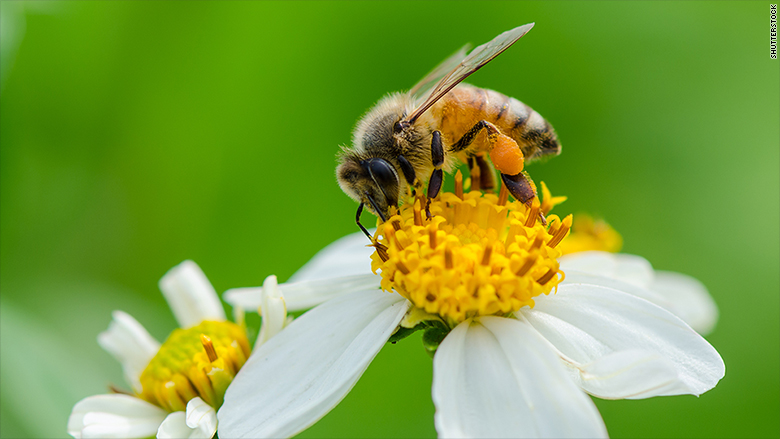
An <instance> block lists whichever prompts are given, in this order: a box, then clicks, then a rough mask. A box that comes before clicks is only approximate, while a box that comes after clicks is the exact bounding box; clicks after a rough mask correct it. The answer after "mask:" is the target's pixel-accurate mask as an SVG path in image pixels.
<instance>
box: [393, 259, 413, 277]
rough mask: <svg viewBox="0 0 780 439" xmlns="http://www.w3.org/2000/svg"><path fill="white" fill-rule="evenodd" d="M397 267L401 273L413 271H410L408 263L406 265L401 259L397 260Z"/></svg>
mask: <svg viewBox="0 0 780 439" xmlns="http://www.w3.org/2000/svg"><path fill="white" fill-rule="evenodd" d="M395 267H396V268H397V269H398V271H400V272H401V273H403V274H409V273H411V271H409V269H408V268H406V265H404V263H403V262H401V261H397V262H396V263H395Z"/></svg>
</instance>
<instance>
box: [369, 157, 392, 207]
mask: <svg viewBox="0 0 780 439" xmlns="http://www.w3.org/2000/svg"><path fill="white" fill-rule="evenodd" d="M367 165H368V166H367V167H368V172H369V173H370V174H371V178H373V179H374V182H375V183H376V185H377V186H379V189H381V190H382V193H383V194H384V195H385V198H386V199H387V204H388V205H397V204H398V191H399V190H400V188H399V186H398V183H399V182H398V174H397V173H396V172H395V169H393V165H391V164H390V163H388V162H387V160H385V159H380V158H376V157H375V158H372V159H371V160H369V161H368V163H367Z"/></svg>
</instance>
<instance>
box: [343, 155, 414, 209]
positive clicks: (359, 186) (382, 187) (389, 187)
mask: <svg viewBox="0 0 780 439" xmlns="http://www.w3.org/2000/svg"><path fill="white" fill-rule="evenodd" d="M336 178H337V179H338V182H339V186H341V189H342V190H343V191H344V192H345V193H346V194H347V195H349V196H350V197H351V198H352V199H354V200H355V201H358V202H360V203H363V204H364V205H365V206H366V207H367V208H368V209H369V210H370V211H371V212H372V213H373V214H374V215H376V216H378V217H379V218H380V219H382V221H385V220H386V219H387V218H389V216H390V206H393V207H397V206H398V197H399V195H400V192H401V185H400V180H399V179H398V171H396V169H395V166H393V164H391V163H390V162H389V161H387V160H385V159H383V158H379V157H369V158H363V159H361V158H360V157H355V156H351V155H350V156H342V157H341V163H340V164H339V166H338V167H337V168H336Z"/></svg>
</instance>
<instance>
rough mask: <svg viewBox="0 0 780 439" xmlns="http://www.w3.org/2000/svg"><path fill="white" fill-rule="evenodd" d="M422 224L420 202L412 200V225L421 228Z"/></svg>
mask: <svg viewBox="0 0 780 439" xmlns="http://www.w3.org/2000/svg"><path fill="white" fill-rule="evenodd" d="M422 224H423V222H422V212H421V209H420V200H414V225H415V226H421V225H422Z"/></svg>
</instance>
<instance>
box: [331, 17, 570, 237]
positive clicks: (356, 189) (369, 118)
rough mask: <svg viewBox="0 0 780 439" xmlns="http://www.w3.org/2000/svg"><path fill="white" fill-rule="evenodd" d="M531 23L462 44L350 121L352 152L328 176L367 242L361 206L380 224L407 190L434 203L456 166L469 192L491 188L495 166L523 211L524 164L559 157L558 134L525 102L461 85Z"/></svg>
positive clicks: (527, 187) (527, 192)
mask: <svg viewBox="0 0 780 439" xmlns="http://www.w3.org/2000/svg"><path fill="white" fill-rule="evenodd" d="M533 26H534V23H529V24H526V25H523V26H519V27H517V28H514V29H512V30H509V31H506V32H504V33H502V34H500V35H498V36H497V37H495V38H494V39H493V40H491V41H490V42H488V43H485V44H483V45H481V46H478V47H476V48H475V49H474V50H472V51H471V52H470V53H468V55H466V52H467V50H468V46H466V47H463V48H462V49H460V50H459V51H458V52H456V53H455V54H454V55H452V56H451V57H449V58H447V59H446V60H444V62H442V63H441V64H440V65H439V66H437V67H436V68H435V69H434V70H433V71H431V72H430V73H429V74H428V75H427V76H425V78H423V79H422V80H421V81H420V82H419V83H417V84H416V85H415V86H414V87H412V88H411V90H409V91H408V92H405V93H394V94H390V95H387V96H385V97H384V98H382V99H381V100H380V101H379V102H378V103H377V104H376V105H375V106H374V107H373V108H371V109H370V110H369V111H368V113H367V114H366V115H365V116H364V117H363V118H362V119H361V120H360V121H359V122H358V124H357V126H356V128H355V131H354V133H353V141H352V144H353V147H352V148H345V147H342V151H341V153H340V154H339V157H338V159H339V165H338V167H337V168H336V177H337V179H338V183H339V186H341V189H342V190H343V191H344V192H346V194H347V195H349V196H350V197H351V198H353V199H354V200H355V201H357V202H359V203H360V205H359V206H358V210H357V214H356V222H357V225H358V226H359V227H360V229H361V230H362V231H363V233H365V234H366V236H368V237H369V239H371V235H370V234H369V233H368V231H367V230H366V228H365V227H363V225H362V224H360V215H361V213H362V211H363V207H364V206H366V207H367V208H368V209H369V210H370V211H371V212H372V213H374V214H375V215H377V216H378V217H379V218H380V219H381V220H382V221H383V222H384V221H386V220H387V218H389V216H390V214H391V210H390V209H391V208H392V207H397V206H398V203H399V199H400V198H401V194H402V193H406V192H405V191H406V190H407V188H411V189H412V190H414V191H422V189H423V185H424V184H425V183H426V182H427V183H428V188H427V193H426V195H427V197H428V199H429V200H430V199H433V198H435V197H436V196H437V195H438V193H439V190H440V189H441V186H442V181H443V178H444V177H443V172H444V171H447V172H449V171H450V170H451V169H452V168H453V167H455V166H456V165H457V164H458V163H463V162H467V163H468V164H469V168H470V169H471V177H472V189H474V188H479V189H492V188H494V187H495V181H494V178H495V172H494V171H493V167H495V168H496V169H498V171H499V173H500V174H501V179H502V180H503V182H504V185H505V186H506V188H507V189H508V191H509V193H510V194H512V196H513V197H514V198H515V199H517V200H518V201H520V202H523V203H526V204H528V205H529V206H530V203H531V202H532V201H533V199H534V198H535V197H536V189H535V186H534V184H533V181H532V180H531V179H530V177H529V176H528V174H527V173H525V172H524V171H523V166H524V162H531V161H534V160H536V159H539V158H540V157H545V156H553V155H557V154H560V152H561V145H560V142H559V141H558V136H557V135H556V134H555V131H554V130H553V127H552V126H551V125H550V123H549V122H547V121H546V120H545V119H544V118H543V117H542V116H540V115H539V113H537V112H536V111H534V110H533V109H531V107H529V106H528V105H526V104H524V103H522V102H520V101H518V100H517V99H514V98H511V97H508V96H506V95H503V94H501V93H498V92H495V91H493V90H487V89H483V88H478V87H474V86H471V85H467V84H461V81H463V80H464V79H465V78H466V77H468V76H469V75H471V74H472V73H474V72H476V71H477V70H479V69H480V68H481V67H482V66H484V65H485V64H487V63H488V62H490V61H491V60H492V59H493V58H495V57H496V56H498V55H499V54H501V52H503V51H504V50H506V49H507V48H509V46H511V45H512V44H514V43H515V42H516V41H517V40H519V39H520V38H521V37H522V36H523V35H525V34H526V33H527V32H528V31H529V30H531V28H532V27H533ZM483 132H484V134H483ZM487 157H489V158H490V162H492V165H491V163H490V162H488V160H487V159H486V158H487ZM426 211H427V206H426ZM428 215H429V216H430V213H428ZM542 220H543V217H542Z"/></svg>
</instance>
